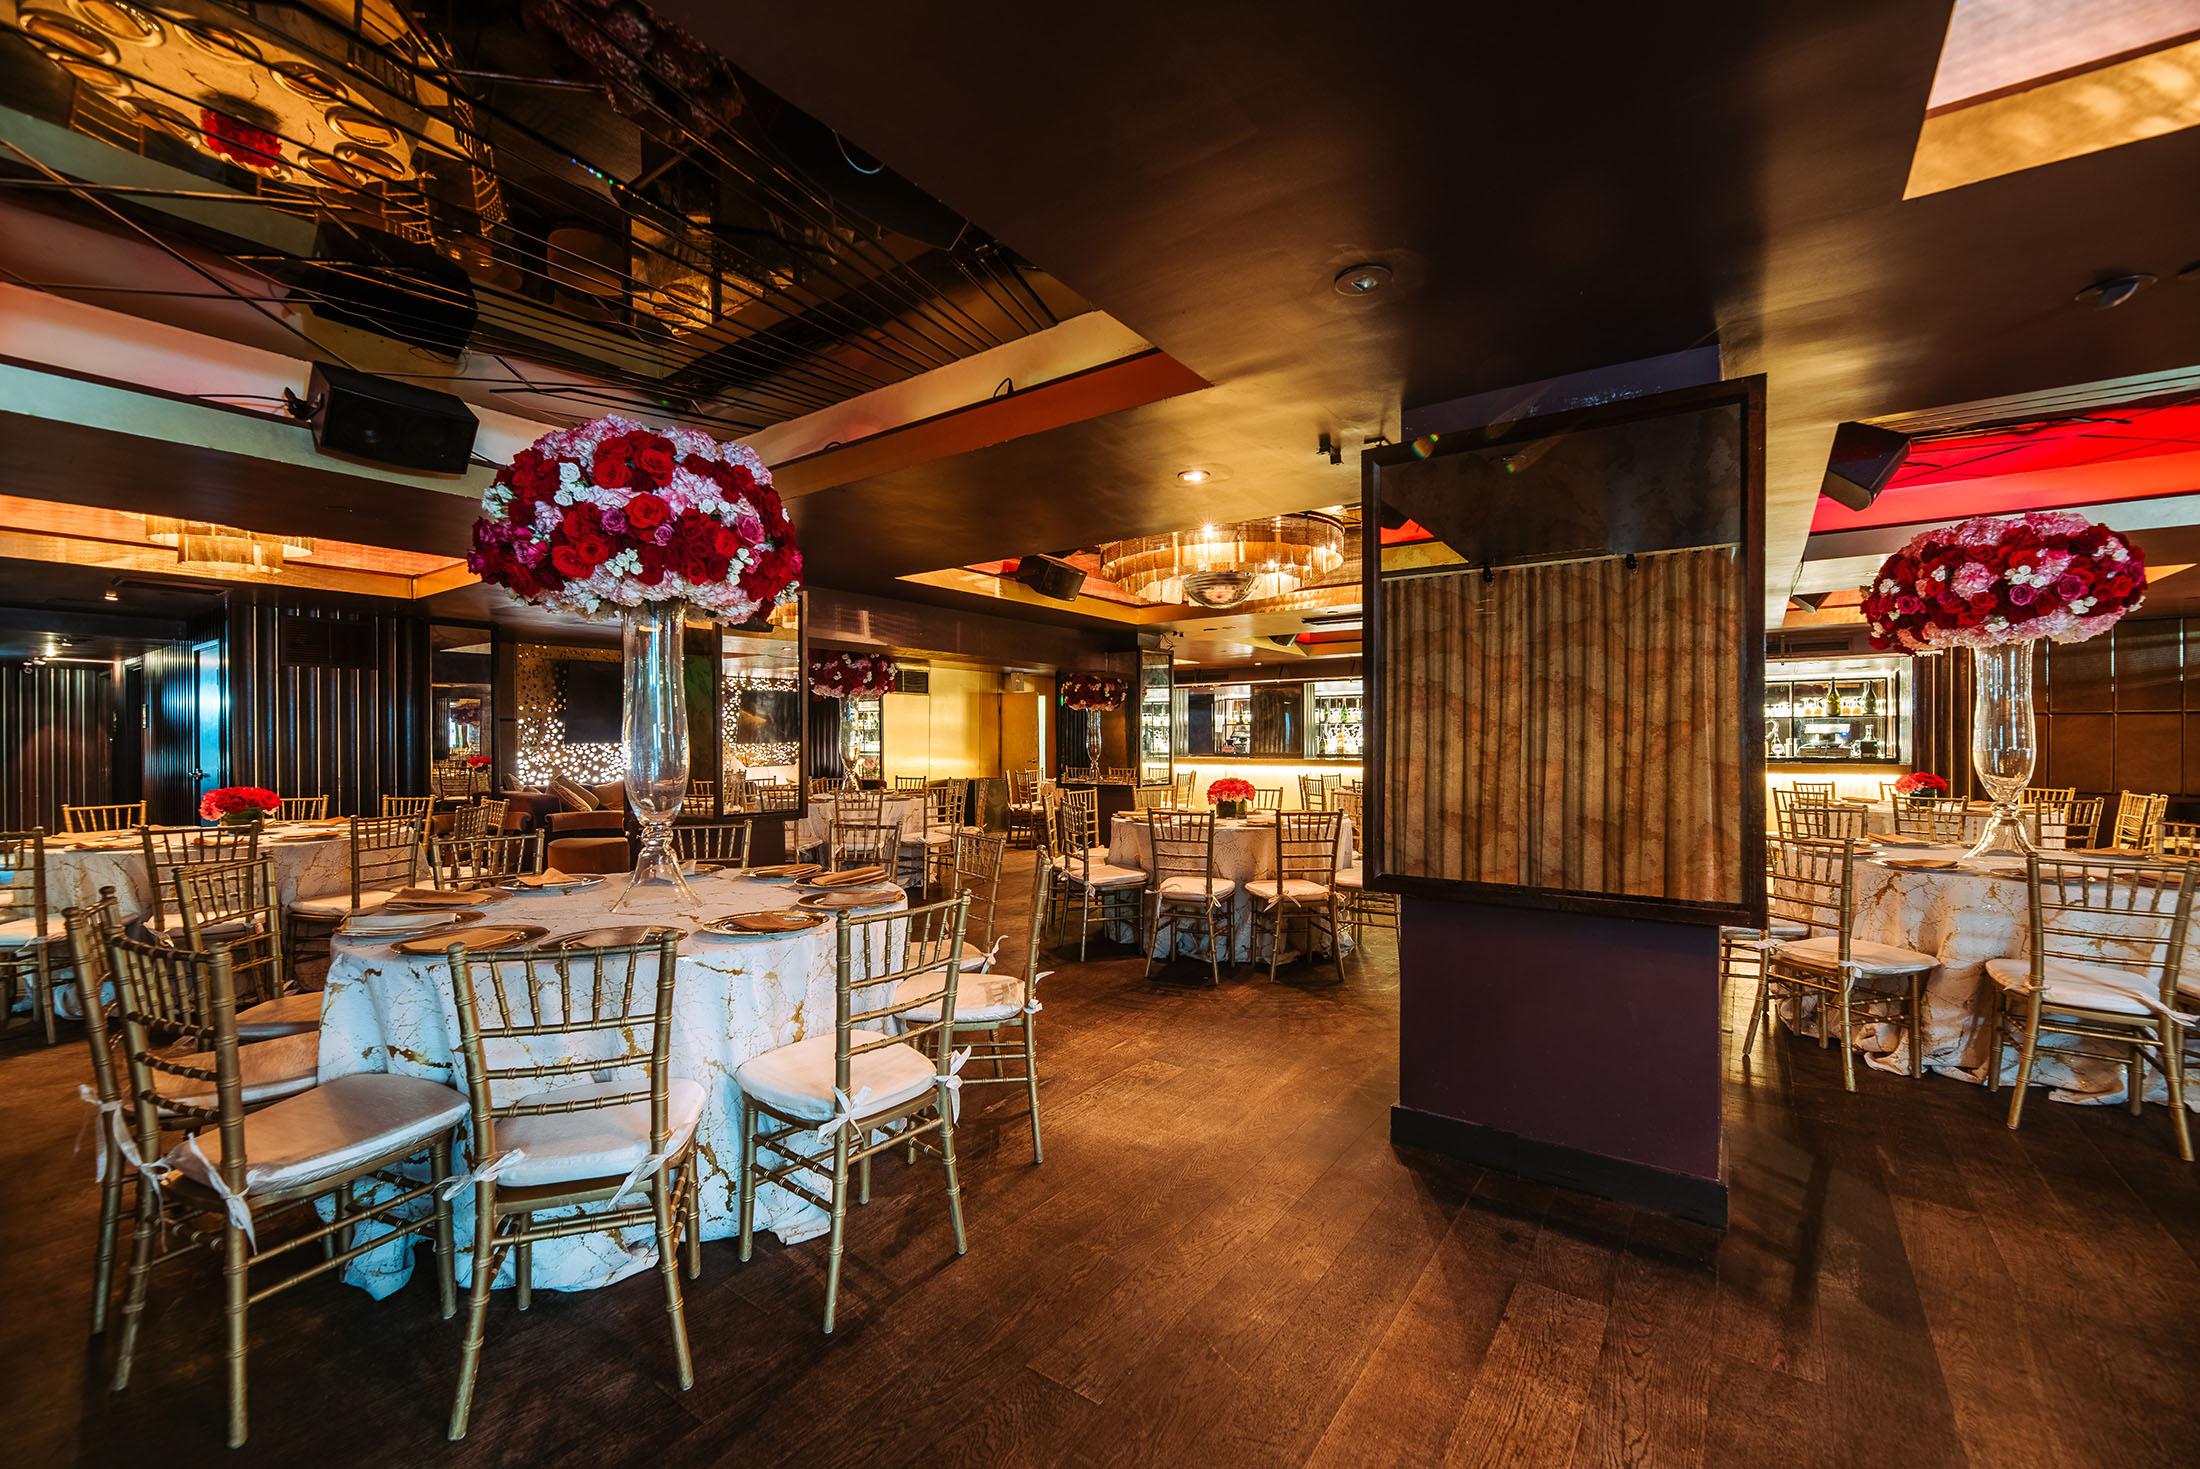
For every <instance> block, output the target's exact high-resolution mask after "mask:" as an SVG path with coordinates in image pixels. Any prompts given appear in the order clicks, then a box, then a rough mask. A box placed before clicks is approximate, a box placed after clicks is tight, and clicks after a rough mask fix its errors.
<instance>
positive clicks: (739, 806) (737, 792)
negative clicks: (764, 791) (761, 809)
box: [718, 775, 756, 812]
mask: <svg viewBox="0 0 2200 1469" xmlns="http://www.w3.org/2000/svg"><path fill="white" fill-rule="evenodd" d="M719 794H720V796H721V797H723V800H722V802H721V803H720V805H719V808H718V809H719V810H720V811H721V812H731V811H754V810H755V809H756V782H754V781H752V780H750V779H749V778H748V777H747V776H744V775H729V776H727V777H726V779H725V788H724V789H723V790H722V791H720V792H719Z"/></svg>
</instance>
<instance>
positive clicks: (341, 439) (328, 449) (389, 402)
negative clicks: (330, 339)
mask: <svg viewBox="0 0 2200 1469" xmlns="http://www.w3.org/2000/svg"><path fill="white" fill-rule="evenodd" d="M306 393H307V401H306V402H305V404H304V405H302V406H303V408H304V410H305V414H304V416H305V417H306V418H307V419H308V420H309V421H310V422H311V423H312V424H313V447H314V448H316V449H319V450H321V451H322V452H323V453H335V454H348V455H350V456H351V457H352V458H354V459H369V460H372V461H373V462H375V463H376V464H394V465H397V466H398V467H400V468H403V469H427V470H434V471H437V472H439V473H442V474H457V473H460V472H461V471H463V470H464V469H465V468H466V466H467V464H468V463H469V462H470V460H471V458H472V455H473V451H474V433H475V431H476V430H477V429H479V428H480V427H481V423H480V420H478V419H476V418H475V417H474V415H473V410H471V409H469V408H468V407H467V406H466V404H465V403H464V402H463V401H462V400H460V399H458V398H454V397H452V396H451V395H450V394H449V393H437V392H432V391H430V390H429V389H427V388H416V387H414V386H413V385H412V384H411V383H399V382H391V381H390V380H389V379H388V378H381V377H373V376H370V375H369V374H367V373H364V372H353V371H352V370H351V369H350V368H348V367H332V366H330V365H329V364H328V363H326V362H316V363H314V364H313V381H312V386H311V387H309V388H308V389H307V390H306Z"/></svg>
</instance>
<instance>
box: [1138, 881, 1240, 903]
mask: <svg viewBox="0 0 2200 1469" xmlns="http://www.w3.org/2000/svg"><path fill="white" fill-rule="evenodd" d="M1154 891H1155V892H1157V893H1159V894H1160V895H1161V896H1162V897H1164V898H1190V899H1191V900H1192V901H1193V902H1195V903H1196V902H1198V901H1199V900H1200V899H1202V898H1204V897H1206V896H1207V884H1206V882H1205V881H1204V880H1203V879H1201V878H1197V877H1193V876H1191V875H1190V874H1186V875H1184V876H1182V877H1164V878H1163V879H1161V885H1160V886H1159V887H1157V888H1155V889H1154ZM1236 891H1237V884H1236V883H1234V882H1232V881H1230V879H1228V878H1227V877H1218V878H1216V879H1215V890H1214V895H1215V898H1216V900H1217V901H1219V900H1221V899H1223V898H1227V897H1229V896H1230V895H1231V894H1233V893H1235V892H1236Z"/></svg>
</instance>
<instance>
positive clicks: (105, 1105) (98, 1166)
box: [69, 1081, 136, 1183]
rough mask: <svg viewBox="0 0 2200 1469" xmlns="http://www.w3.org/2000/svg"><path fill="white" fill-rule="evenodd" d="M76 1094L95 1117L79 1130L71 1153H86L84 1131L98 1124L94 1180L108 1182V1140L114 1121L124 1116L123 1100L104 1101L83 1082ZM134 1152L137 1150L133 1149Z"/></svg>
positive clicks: (112, 1130)
mask: <svg viewBox="0 0 2200 1469" xmlns="http://www.w3.org/2000/svg"><path fill="white" fill-rule="evenodd" d="M76 1094H77V1097H78V1099H79V1100H81V1101H82V1102H83V1103H84V1105H85V1106H87V1107H90V1108H91V1109H92V1113H93V1115H92V1116H91V1117H89V1118H86V1119H85V1121H84V1123H83V1124H82V1125H80V1126H79V1127H78V1128H77V1130H76V1146H75V1147H73V1148H71V1149H69V1151H70V1152H71V1153H80V1152H82V1151H84V1129H85V1128H86V1127H89V1126H92V1125H93V1124H94V1123H95V1122H96V1123H97V1124H98V1127H99V1156H98V1157H97V1158H95V1159H94V1160H93V1162H92V1180H93V1181H94V1182H95V1183H105V1182H106V1181H107V1139H108V1138H109V1137H111V1136H113V1135H114V1119H116V1118H119V1117H120V1116H121V1115H122V1099H121V1098H120V1097H117V1098H116V1099H115V1100H113V1101H111V1102H110V1101H104V1100H102V1099H101V1097H100V1095H99V1093H98V1092H95V1091H93V1090H92V1089H91V1088H90V1087H88V1086H86V1085H85V1084H84V1083H83V1082H81V1081H80V1082H78V1083H77V1084H76ZM132 1151H133V1152H134V1151H136V1150H135V1149H134V1148H133V1149H132Z"/></svg>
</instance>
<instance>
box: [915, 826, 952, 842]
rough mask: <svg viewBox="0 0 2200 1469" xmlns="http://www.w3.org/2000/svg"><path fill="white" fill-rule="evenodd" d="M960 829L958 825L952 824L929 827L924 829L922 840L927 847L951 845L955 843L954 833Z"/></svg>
mask: <svg viewBox="0 0 2200 1469" xmlns="http://www.w3.org/2000/svg"><path fill="white" fill-rule="evenodd" d="M960 830H961V828H960V827H953V826H935V827H931V828H928V829H927V830H926V831H925V833H924V836H923V838H922V840H923V843H924V845H925V846H927V847H951V846H953V845H954V844H955V834H956V833H957V832H958V831H960Z"/></svg>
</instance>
